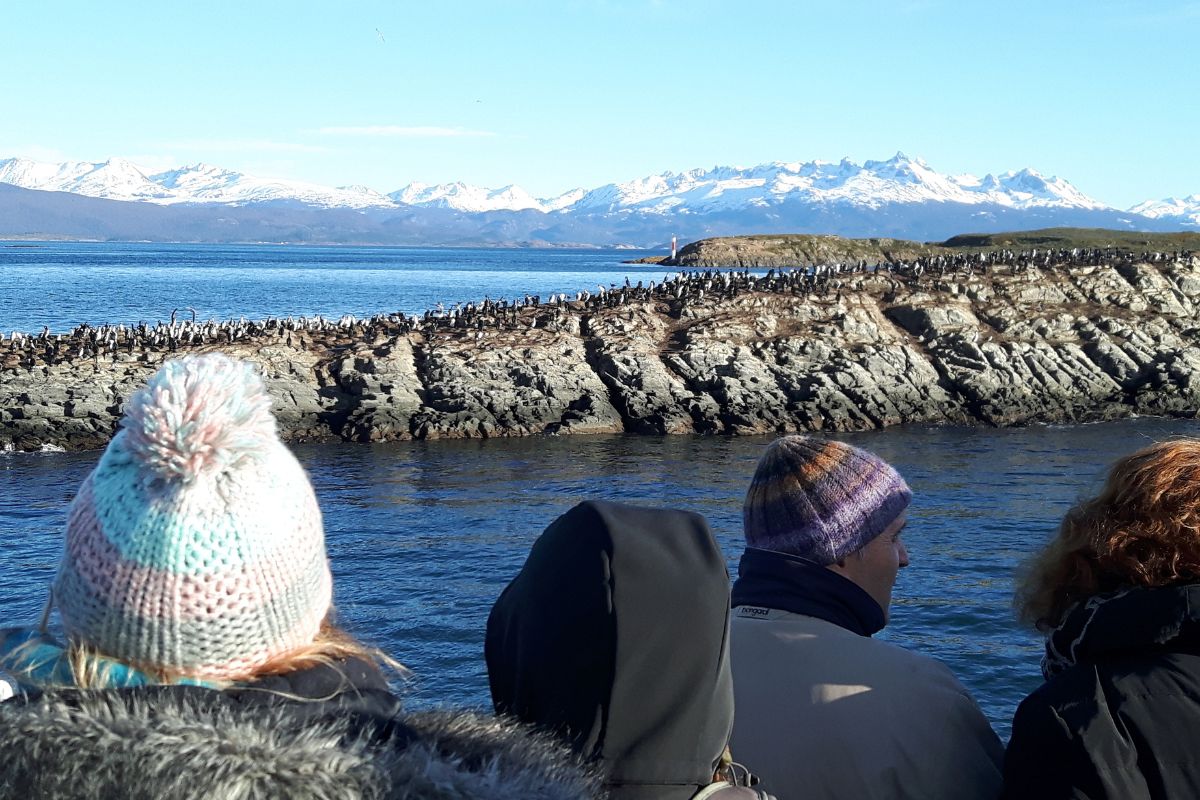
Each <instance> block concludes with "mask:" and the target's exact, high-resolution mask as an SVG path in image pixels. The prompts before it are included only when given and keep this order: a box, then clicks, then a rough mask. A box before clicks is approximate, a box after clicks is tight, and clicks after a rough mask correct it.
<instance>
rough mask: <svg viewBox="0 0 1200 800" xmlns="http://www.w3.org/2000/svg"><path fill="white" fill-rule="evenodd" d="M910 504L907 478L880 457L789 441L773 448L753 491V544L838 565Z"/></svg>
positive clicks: (746, 524) (838, 445) (748, 517)
mask: <svg viewBox="0 0 1200 800" xmlns="http://www.w3.org/2000/svg"><path fill="white" fill-rule="evenodd" d="M911 500H912V491H911V490H910V489H909V488H908V484H906V483H905V482H904V479H903V478H902V477H900V473H898V472H897V471H896V470H895V469H894V468H892V466H891V465H889V464H888V463H887V462H886V461H884V460H883V459H881V458H879V457H878V456H875V455H873V454H871V453H868V452H867V451H866V450H861V449H859V448H857V447H854V446H852V445H848V444H845V443H843V442H835V441H831V440H827V439H818V438H816V437H813V436H784V437H782V438H780V439H776V440H775V441H774V442H772V443H771V444H770V445H768V446H767V449H766V452H764V453H763V455H762V458H760V459H759V462H758V468H757V469H756V470H755V472H754V479H753V480H752V481H751V483H750V489H749V491H748V492H746V502H745V504H744V505H743V506H742V524H743V529H744V531H745V534H746V545H747V546H748V547H755V548H759V549H762V550H774V551H776V552H780V553H789V554H791V555H795V556H800V557H801V558H807V559H810V560H812V561H815V562H816V563H818V564H821V565H828V564H832V563H834V562H836V561H840V560H842V559H843V558H845V557H846V556H848V555H850V554H851V553H854V552H856V551H858V550H860V549H862V548H863V547H864V546H866V545H867V544H868V543H869V542H871V540H873V539H874V538H875V537H876V536H878V535H879V534H881V533H883V531H884V530H885V529H886V528H887V526H888V525H890V524H892V523H893V522H894V521H895V520H896V518H897V517H899V516H900V514H901V512H903V511H904V509H906V508H907V507H908V504H909V502H911Z"/></svg>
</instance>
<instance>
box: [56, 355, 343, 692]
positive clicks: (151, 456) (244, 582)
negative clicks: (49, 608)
mask: <svg viewBox="0 0 1200 800" xmlns="http://www.w3.org/2000/svg"><path fill="white" fill-rule="evenodd" d="M269 407H270V398H269V396H268V395H267V393H266V389H265V387H264V386H263V383H262V379H261V378H260V377H259V376H258V375H257V373H256V372H255V371H254V368H253V367H252V366H251V365H249V364H245V363H242V362H238V361H234V360H232V359H230V358H228V357H226V356H223V355H220V354H208V355H201V356H188V357H185V358H182V359H179V360H177V361H170V362H167V363H166V364H164V365H163V367H162V368H161V369H160V370H159V372H158V373H157V374H156V375H155V376H154V377H153V378H152V379H151V380H150V383H149V384H148V385H147V386H146V387H145V388H144V389H143V390H141V391H140V392H138V393H137V394H135V395H134V396H133V397H132V398H130V400H129V402H128V403H127V404H126V407H125V416H124V418H123V419H122V420H121V430H120V431H119V432H118V433H117V435H116V437H114V438H113V440H112V441H111V442H110V443H109V445H108V448H107V449H106V450H105V452H104V454H103V456H101V458H100V462H99V464H98V465H97V466H96V468H95V469H94V470H93V471H92V473H91V474H90V475H89V476H88V477H87V479H86V480H85V481H84V483H83V486H82V487H81V488H80V490H79V493H78V495H77V496H76V497H75V501H74V502H73V503H72V505H71V508H70V511H69V514H68V521H67V531H66V547H65V551H64V554H63V558H62V561H61V562H60V564H59V569H58V574H57V576H56V578H55V581H54V588H53V591H54V599H55V602H56V604H57V606H58V608H59V611H60V613H61V615H62V621H63V626H64V628H65V629H66V631H67V634H68V635H69V636H70V637H71V638H72V639H75V640H78V641H81V642H83V643H86V644H89V645H91V646H93V647H95V648H96V649H97V650H99V651H100V652H102V653H104V654H106V655H108V656H111V657H113V658H115V659H118V660H120V661H123V662H126V663H129V664H132V665H137V666H140V667H149V668H157V669H162V670H165V671H168V672H171V673H175V674H179V675H188V676H201V677H210V678H216V679H222V678H233V677H237V676H242V675H247V674H249V673H251V672H252V671H253V670H254V669H255V668H256V667H259V666H261V665H263V664H265V663H267V662H268V661H270V660H272V659H273V658H276V657H278V656H281V655H284V654H286V653H288V652H290V651H292V650H295V649H296V648H298V647H301V646H303V645H305V644H308V643H310V642H312V641H313V639H314V638H315V637H316V635H317V633H318V632H319V630H320V626H321V623H322V621H323V620H324V618H325V616H326V614H327V613H328V611H329V608H330V604H331V598H332V580H331V577H330V573H329V563H328V560H327V559H326V555H325V539H324V532H323V527H322V522H321V512H320V509H319V508H318V506H317V501H316V497H315V496H314V494H313V490H312V486H311V484H310V483H309V481H308V478H307V476H306V475H305V473H304V470H303V468H302V467H301V466H300V464H299V462H297V461H296V459H295V457H294V456H293V455H292V454H291V452H290V451H289V450H288V449H287V448H286V447H285V446H284V445H283V443H282V442H281V441H280V440H279V438H278V436H277V434H276V431H275V420H274V418H273V417H272V416H271V414H270V411H269Z"/></svg>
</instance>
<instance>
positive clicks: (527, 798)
mask: <svg viewBox="0 0 1200 800" xmlns="http://www.w3.org/2000/svg"><path fill="white" fill-rule="evenodd" d="M220 694H221V693H219V692H212V691H210V690H204V689H198V690H195V691H192V692H188V693H184V694H174V695H170V696H164V695H155V694H152V693H151V694H147V693H145V692H140V691H138V690H132V691H128V690H127V691H96V692H64V693H59V694H47V695H43V696H41V697H39V698H36V699H32V700H29V701H22V700H21V699H19V698H17V699H14V700H10V701H7V702H4V703H0V798H16V797H21V798H27V797H28V798H58V797H96V798H116V797H122V798H130V800H143V799H144V800H150V798H165V799H166V800H172V799H173V798H193V797H212V798H222V799H227V800H258V798H276V797H279V798H292V799H293V800H360V798H398V799H399V800H469V799H471V800H473V799H476V798H491V799H492V800H518V798H520V799H521V800H578V799H579V798H587V797H594V796H598V795H599V789H598V784H597V783H596V782H595V780H594V779H593V778H592V777H590V776H588V775H586V774H584V773H583V772H582V771H581V770H580V769H579V768H578V767H577V766H576V765H575V762H574V761H572V760H571V757H570V756H569V754H567V753H565V752H564V751H563V750H562V749H561V748H560V747H559V746H558V745H557V744H554V743H552V742H551V741H549V740H547V739H543V738H540V737H538V736H536V735H533V734H530V733H529V732H528V731H526V730H525V729H523V728H521V727H519V726H518V725H516V724H514V723H511V722H509V721H506V720H501V719H497V718H495V717H490V716H482V715H477V714H473V713H468V712H450V711H442V712H425V713H414V714H405V715H399V716H396V717H393V718H390V719H385V718H381V717H374V716H370V715H363V714H354V713H345V712H342V711H339V710H337V709H333V710H331V712H330V713H328V714H314V713H313V711H314V709H313V704H311V703H277V704H272V705H268V706H255V707H246V706H241V705H237V704H231V703H227V702H223V701H222V699H221V697H220ZM318 705H319V704H318Z"/></svg>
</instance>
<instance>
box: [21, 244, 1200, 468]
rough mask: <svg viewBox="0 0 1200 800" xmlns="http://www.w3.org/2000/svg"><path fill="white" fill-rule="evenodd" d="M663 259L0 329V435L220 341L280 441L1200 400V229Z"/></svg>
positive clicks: (1070, 409)
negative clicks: (388, 296)
mask: <svg viewBox="0 0 1200 800" xmlns="http://www.w3.org/2000/svg"><path fill="white" fill-rule="evenodd" d="M677 261H678V262H679V265H680V266H695V267H699V269H685V270H682V271H681V272H679V273H678V274H676V275H674V276H669V277H668V278H667V279H665V280H664V281H663V282H661V283H655V282H650V283H649V284H643V283H642V282H638V283H637V284H636V285H630V284H628V283H627V284H626V285H625V286H612V287H610V288H609V289H607V290H604V289H601V290H599V291H596V292H589V291H580V292H579V293H578V294H576V295H575V296H567V295H557V296H554V297H546V298H541V297H527V298H524V299H521V300H517V301H509V300H501V301H490V300H489V301H486V302H485V301H479V302H474V303H467V304H464V305H461V307H455V308H453V309H448V310H442V311H437V312H432V311H431V312H428V313H426V314H425V315H424V317H405V316H403V315H398V314H394V315H379V316H376V317H372V318H370V319H363V320H359V319H353V318H344V319H342V320H338V321H332V320H324V319H320V318H315V319H305V318H300V319H291V318H289V319H287V320H279V319H271V320H261V321H245V320H241V321H226V322H216V321H193V320H172V321H171V322H170V323H165V322H159V323H157V324H155V325H141V326H137V327H130V326H124V325H118V326H112V325H110V326H102V327H100V328H94V327H90V326H80V327H77V328H76V329H74V330H73V331H72V332H71V333H69V334H62V335H58V334H49V333H48V332H43V333H40V334H39V333H34V332H27V333H24V334H22V333H17V334H16V335H14V336H9V337H8V338H0V376H2V378H3V380H0V448H5V449H19V450H38V449H85V448H95V447H100V446H103V444H104V443H105V442H107V441H108V439H109V438H111V437H112V436H113V435H114V434H115V432H116V425H117V420H118V419H119V414H120V408H121V404H122V403H123V402H124V400H125V399H126V398H127V397H128V396H129V394H130V393H131V392H132V391H133V390H134V389H136V388H137V387H138V386H139V385H141V384H142V383H143V382H144V381H145V380H146V378H147V377H148V376H149V375H150V374H151V373H152V372H153V371H154V370H155V369H157V367H158V365H159V364H160V363H162V362H163V361H164V360H166V359H169V358H172V357H175V356H178V355H181V354H183V353H187V352H204V351H213V350H220V351H224V352H227V353H229V354H230V355H233V356H235V357H237V358H243V359H247V360H249V361H253V362H255V363H256V364H258V365H259V367H260V369H261V370H262V372H263V374H264V377H265V379H266V382H267V385H268V387H269V389H270V390H271V392H272V395H273V397H274V400H275V411H276V415H277V418H278V420H279V423H280V426H281V432H282V434H283V435H284V437H285V438H287V439H289V440H291V441H336V440H346V441H364V442H367V441H369V442H375V441H387V440H405V439H431V438H443V437H450V438H467V437H491V436H524V435H537V434H566V433H620V432H627V433H641V434H678V433H699V434H761V433H776V432H787V431H807V430H859V429H869V428H882V427H886V426H890V425H897V424H902V423H923V424H935V425H972V424H982V425H997V426H1000V425H1022V424H1029V423H1038V422H1042V423H1060V422H1088V421H1095V420H1103V419H1114V418H1120V417H1127V416H1132V415H1165V416H1182V417H1193V416H1195V415H1196V411H1197V408H1198V407H1200V234H1195V233H1180V234H1144V233H1126V232H1115V231H1104V230H1070V229H1052V230H1043V231H1028V232H1022V233H1007V234H994V235H969V236H961V237H955V238H953V239H950V240H948V241H946V242H942V243H940V244H925V243H917V242H904V241H899V240H890V239H868V240H855V239H839V238H838V237H824V236H754V237H736V238H731V239H714V240H705V241H702V242H697V243H694V244H693V245H689V246H688V247H685V248H684V249H683V251H681V252H680V254H679V258H678V259H677ZM721 267H733V268H735V269H732V270H725V269H720V268H721ZM751 267H752V268H754V272H751V271H750V269H748V268H751ZM791 267H801V268H799V269H795V268H791Z"/></svg>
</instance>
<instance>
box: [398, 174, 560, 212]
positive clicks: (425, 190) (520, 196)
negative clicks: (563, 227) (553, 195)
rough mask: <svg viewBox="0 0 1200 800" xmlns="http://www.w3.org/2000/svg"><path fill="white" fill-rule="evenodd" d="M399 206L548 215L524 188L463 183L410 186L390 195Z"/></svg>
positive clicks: (417, 184) (412, 184)
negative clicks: (540, 212)
mask: <svg viewBox="0 0 1200 800" xmlns="http://www.w3.org/2000/svg"><path fill="white" fill-rule="evenodd" d="M388 197H390V198H391V199H392V200H395V201H396V202H397V203H403V204H405V205H410V206H428V207H430V208H452V209H454V210H455V211H467V212H470V213H480V212H483V211H522V210H524V209H527V208H532V209H536V210H538V211H544V210H545V209H544V207H543V206H542V202H541V201H540V200H538V199H537V198H535V197H533V195H531V194H529V192H527V191H525V190H524V189H522V188H521V187H520V186H504V187H502V188H500V189H484V188H481V187H479V186H469V185H467V184H465V183H462V182H456V183H442V184H436V185H431V184H426V183H410V184H409V185H408V186H405V187H404V188H403V189H399V190H397V191H395V192H392V193H391V194H389V195H388Z"/></svg>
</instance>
